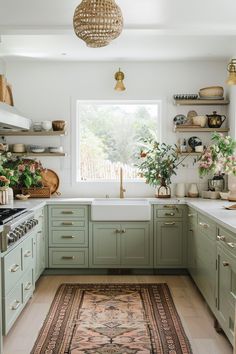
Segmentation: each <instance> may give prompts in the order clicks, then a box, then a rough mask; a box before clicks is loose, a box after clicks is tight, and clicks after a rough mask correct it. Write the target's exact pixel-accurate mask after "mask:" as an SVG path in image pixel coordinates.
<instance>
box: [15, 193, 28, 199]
mask: <svg viewBox="0 0 236 354" xmlns="http://www.w3.org/2000/svg"><path fill="white" fill-rule="evenodd" d="M29 197H30V194H17V195H16V199H19V200H27V199H29Z"/></svg>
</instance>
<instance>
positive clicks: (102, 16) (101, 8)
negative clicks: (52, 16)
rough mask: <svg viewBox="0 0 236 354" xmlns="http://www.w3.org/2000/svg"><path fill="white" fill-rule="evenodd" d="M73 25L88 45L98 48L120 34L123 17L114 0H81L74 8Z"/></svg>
mask: <svg viewBox="0 0 236 354" xmlns="http://www.w3.org/2000/svg"><path fill="white" fill-rule="evenodd" d="M73 25H74V30H75V33H76V35H77V36H78V37H79V38H81V39H82V40H83V41H85V42H86V44H87V46H88V47H93V48H98V47H104V46H106V45H108V44H109V43H110V42H111V41H112V40H113V39H115V38H117V37H118V36H119V35H120V34H121V31H122V28H123V17H122V13H121V9H120V8H119V6H118V5H116V3H115V1H114V0H82V2H81V3H80V4H79V5H78V6H77V8H76V9H75V13H74V20H73Z"/></svg>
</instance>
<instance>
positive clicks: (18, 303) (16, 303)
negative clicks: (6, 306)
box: [11, 300, 20, 310]
mask: <svg viewBox="0 0 236 354" xmlns="http://www.w3.org/2000/svg"><path fill="white" fill-rule="evenodd" d="M19 306H20V301H18V300H15V305H13V306H11V310H17V309H18V307H19Z"/></svg>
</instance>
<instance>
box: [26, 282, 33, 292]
mask: <svg viewBox="0 0 236 354" xmlns="http://www.w3.org/2000/svg"><path fill="white" fill-rule="evenodd" d="M31 286H32V284H31V283H30V282H29V283H27V284H26V287H25V290H30V289H31Z"/></svg>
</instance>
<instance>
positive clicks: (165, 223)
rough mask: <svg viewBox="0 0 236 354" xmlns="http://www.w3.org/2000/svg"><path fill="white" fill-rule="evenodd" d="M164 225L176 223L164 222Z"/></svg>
mask: <svg viewBox="0 0 236 354" xmlns="http://www.w3.org/2000/svg"><path fill="white" fill-rule="evenodd" d="M164 225H175V222H174V221H173V222H164Z"/></svg>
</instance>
